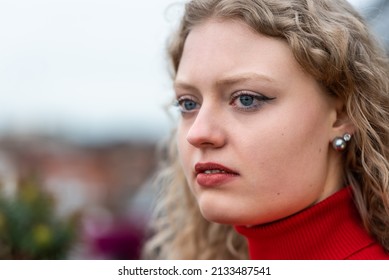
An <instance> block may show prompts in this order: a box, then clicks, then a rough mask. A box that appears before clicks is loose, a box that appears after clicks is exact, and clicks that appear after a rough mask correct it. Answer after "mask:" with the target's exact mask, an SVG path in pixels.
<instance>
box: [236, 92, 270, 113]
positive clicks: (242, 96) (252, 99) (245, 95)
mask: <svg viewBox="0 0 389 280" xmlns="http://www.w3.org/2000/svg"><path fill="white" fill-rule="evenodd" d="M273 99H275V98H270V97H267V96H265V95H262V94H259V93H255V92H247V91H239V92H236V93H235V94H233V95H232V99H231V102H230V105H232V106H234V107H236V108H237V109H239V110H243V111H255V110H256V109H258V108H260V107H261V106H262V105H264V104H265V103H266V102H268V101H270V100H273Z"/></svg>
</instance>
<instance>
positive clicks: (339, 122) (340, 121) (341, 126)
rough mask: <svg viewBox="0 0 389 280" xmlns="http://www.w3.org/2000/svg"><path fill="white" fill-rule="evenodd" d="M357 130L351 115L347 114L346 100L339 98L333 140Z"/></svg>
mask: <svg viewBox="0 0 389 280" xmlns="http://www.w3.org/2000/svg"><path fill="white" fill-rule="evenodd" d="M354 132H355V126H354V124H353V123H352V122H351V119H350V117H349V115H348V114H347V110H346V106H345V105H344V102H342V101H340V100H337V102H336V118H335V120H334V122H333V124H332V133H331V134H332V135H331V137H332V139H330V141H332V140H333V139H334V138H335V137H342V136H343V135H344V134H346V133H348V134H350V135H353V134H354Z"/></svg>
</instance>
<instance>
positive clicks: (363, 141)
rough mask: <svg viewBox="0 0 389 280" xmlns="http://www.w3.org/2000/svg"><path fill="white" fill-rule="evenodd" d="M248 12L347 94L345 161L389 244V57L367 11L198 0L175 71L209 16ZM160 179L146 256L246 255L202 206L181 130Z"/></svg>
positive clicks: (309, 2)
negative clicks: (185, 160)
mask: <svg viewBox="0 0 389 280" xmlns="http://www.w3.org/2000/svg"><path fill="white" fill-rule="evenodd" d="M210 18H220V19H237V20H241V21H243V22H244V23H246V24H247V25H248V26H250V27H251V28H252V29H254V30H255V31H256V32H258V33H261V34H265V35H268V36H272V37H279V38H283V39H284V40H285V41H286V42H287V43H288V44H289V46H290V48H291V50H292V52H293V54H294V56H295V58H296V60H297V61H298V62H299V64H300V65H301V66H302V67H303V69H305V71H307V72H308V73H310V74H311V75H313V76H314V77H315V78H316V80H317V81H319V82H320V83H322V84H323V85H324V86H325V87H326V88H327V89H328V90H329V91H330V92H331V93H332V94H334V95H336V96H338V97H339V98H341V99H342V100H343V101H344V104H345V107H346V112H347V114H348V116H349V118H350V119H351V121H352V123H353V124H354V126H355V128H356V130H355V133H354V135H353V141H352V142H351V143H350V145H349V146H348V149H347V151H346V153H345V154H344V157H345V160H344V162H345V164H344V174H345V177H344V184H345V185H351V186H352V188H353V192H354V197H355V203H356V206H357V208H358V210H359V213H360V215H361V218H362V220H363V223H364V226H365V228H366V230H367V231H368V232H369V233H371V234H372V235H373V236H374V237H375V238H376V239H377V240H378V242H379V243H380V244H382V246H383V247H384V248H385V249H386V250H389V182H388V180H389V162H388V159H389V149H388V147H389V76H388V74H389V62H388V58H387V56H386V55H385V52H384V50H383V48H382V47H381V46H380V44H379V43H378V42H377V41H376V40H375V39H374V38H373V36H372V33H371V32H370V30H369V29H368V28H367V25H366V23H365V22H364V20H363V19H362V17H361V16H360V15H359V14H358V13H357V12H356V11H355V10H354V9H353V7H352V6H351V5H350V4H349V3H348V2H346V1H345V0H289V1H279V0H251V1H247V0H193V1H190V2H188V3H187V4H186V6H185V13H184V16H183V18H182V21H181V25H180V27H179V29H178V31H177V33H176V34H175V37H173V39H172V41H171V42H170V45H169V55H170V58H171V63H172V68H173V78H174V75H175V73H176V71H177V69H178V66H179V64H180V60H181V56H182V52H183V47H184V44H185V40H186V38H187V36H188V34H189V33H190V31H191V29H192V28H193V27H195V26H197V25H199V24H200V23H202V22H204V21H206V20H208V19H210ZM165 155H166V156H165V158H164V159H165V160H164V164H163V167H162V169H161V172H160V174H159V177H158V180H157V186H158V188H159V196H158V200H157V203H156V207H155V216H154V219H153V221H152V223H151V229H152V236H151V237H150V239H149V240H148V241H147V243H146V244H145V247H144V257H145V258H152V259H245V258H247V257H248V254H247V247H246V246H247V245H246V242H245V240H244V238H243V237H242V236H240V235H238V234H237V233H236V232H235V230H234V229H233V227H232V226H230V225H220V224H214V223H210V222H208V221H206V220H205V219H204V218H203V217H202V216H201V214H200V211H199V209H198V206H197V203H196V201H195V199H194V197H193V196H192V194H191V192H190V190H189V187H188V186H187V183H186V179H185V177H184V175H183V172H182V170H181V166H180V164H179V162H178V156H177V147H176V143H175V136H174V133H173V135H172V138H171V141H170V146H169V148H168V149H167V151H166V154H165Z"/></svg>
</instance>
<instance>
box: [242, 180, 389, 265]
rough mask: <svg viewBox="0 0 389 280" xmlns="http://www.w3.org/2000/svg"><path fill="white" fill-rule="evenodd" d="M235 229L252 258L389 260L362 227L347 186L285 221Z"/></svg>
mask: <svg viewBox="0 0 389 280" xmlns="http://www.w3.org/2000/svg"><path fill="white" fill-rule="evenodd" d="M235 229H236V230H237V231H238V232H239V233H240V234H242V235H244V236H245V237H246V238H247V241H248V246H249V253H250V258H251V259H262V260H292V259H294V260H340V259H362V260H367V259H380V260H383V259H384V260H386V259H388V260H389V254H388V253H386V252H385V251H384V250H383V248H382V247H381V245H380V244H378V243H377V242H376V241H375V240H374V238H372V237H371V236H370V235H369V234H368V233H367V231H366V230H365V229H364V227H363V226H362V222H361V219H360V217H359V214H358V212H357V209H356V207H355V205H354V202H353V197H352V193H351V188H350V187H347V188H343V189H342V190H340V191H338V192H337V193H335V194H333V195H332V196H330V197H328V198H327V199H325V200H323V201H321V202H319V203H317V204H315V205H314V206H312V207H310V208H307V209H305V210H303V211H301V212H299V213H297V214H295V215H293V216H290V217H288V218H285V219H282V220H279V221H276V222H272V223H268V224H264V225H259V226H254V227H245V226H236V227H235Z"/></svg>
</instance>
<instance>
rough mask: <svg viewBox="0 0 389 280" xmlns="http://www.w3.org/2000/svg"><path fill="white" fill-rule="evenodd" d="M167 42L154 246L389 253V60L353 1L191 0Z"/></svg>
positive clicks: (159, 251) (273, 254)
mask: <svg viewBox="0 0 389 280" xmlns="http://www.w3.org/2000/svg"><path fill="white" fill-rule="evenodd" d="M169 51H170V57H171V60H172V64H173V70H174V90H175V93H176V100H177V106H178V108H179V110H180V112H181V115H182V116H181V119H180V121H179V124H178V127H177V132H176V134H175V135H174V136H173V138H172V143H171V147H170V153H169V157H168V160H167V165H166V166H165V167H164V170H163V171H162V172H161V176H160V179H161V180H160V184H159V187H160V188H161V194H160V197H159V201H158V205H157V207H156V216H155V221H153V226H154V229H153V230H154V231H153V232H154V236H153V237H152V238H151V239H150V240H149V242H148V243H147V244H146V247H145V252H146V256H147V257H149V258H170V259H233V258H247V257H251V258H253V259H389V254H388V253H387V250H389V184H388V179H389V163H388V158H389V151H388V145H389V141H388V138H389V126H388V124H389V122H388V120H389V84H388V69H389V68H388V60H387V58H386V56H385V54H384V52H383V50H382V49H380V47H379V46H378V44H377V42H375V41H374V39H373V38H372V36H371V33H370V32H369V30H368V29H367V28H366V25H365V23H364V22H363V20H362V18H361V17H360V16H359V15H358V14H357V13H356V12H355V11H354V9H353V8H352V7H351V6H350V5H349V4H348V3H347V2H346V1H343V0H342V1H339V0H290V1H277V0H254V1H246V0H244V1H243V0H193V1H190V2H189V3H188V4H187V5H186V9H185V15H184V17H183V19H182V22H181V26H180V28H179V31H178V33H177V35H176V37H175V38H174V40H173V41H172V43H171V45H170V49H169ZM247 245H248V246H247Z"/></svg>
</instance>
